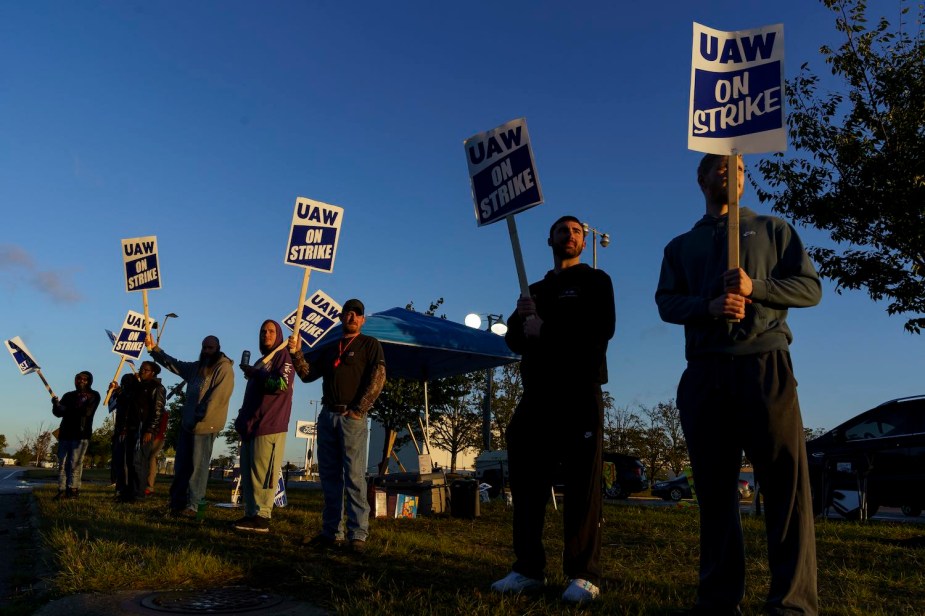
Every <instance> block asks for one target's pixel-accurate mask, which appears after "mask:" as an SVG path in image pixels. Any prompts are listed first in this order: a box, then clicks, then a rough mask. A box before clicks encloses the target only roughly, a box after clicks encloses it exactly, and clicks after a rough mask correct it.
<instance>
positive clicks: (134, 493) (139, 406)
mask: <svg viewBox="0 0 925 616" xmlns="http://www.w3.org/2000/svg"><path fill="white" fill-rule="evenodd" d="M160 372H161V368H160V366H158V365H157V364H155V363H154V362H153V361H145V362H142V363H141V367H140V368H139V370H138V377H137V378H136V377H135V376H134V375H131V374H126V375H125V376H124V377H123V378H122V384H121V386H118V387H114V388H113V395H115V396H116V421H115V437H116V453H115V456H114V457H113V461H112V464H113V466H114V468H115V471H116V491H117V493H118V495H117V497H116V498H117V500H118V501H119V502H122V503H134V502H135V499H136V498H137V497H139V496H144V485H143V483H142V480H141V476H140V475H139V467H138V464H137V460H136V455H137V453H138V448H139V445H140V446H141V448H142V451H144V449H145V448H146V447H149V446H150V444H151V442H152V441H153V440H154V435H155V433H156V432H157V429H158V425H159V424H160V421H161V415H162V414H163V413H164V404H165V401H166V399H167V391H166V389H165V388H164V386H163V385H162V384H161V380H160V379H159V378H157V375H158V374H160Z"/></svg>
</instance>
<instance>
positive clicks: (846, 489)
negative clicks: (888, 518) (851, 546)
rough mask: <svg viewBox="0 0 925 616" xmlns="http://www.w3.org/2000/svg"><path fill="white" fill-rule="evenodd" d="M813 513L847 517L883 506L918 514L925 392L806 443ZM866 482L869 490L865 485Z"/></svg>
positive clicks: (923, 484)
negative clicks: (829, 512)
mask: <svg viewBox="0 0 925 616" xmlns="http://www.w3.org/2000/svg"><path fill="white" fill-rule="evenodd" d="M806 451H807V454H808V456H809V471H810V482H811V486H812V490H813V512H814V513H816V514H817V515H818V514H820V513H822V511H823V510H824V509H826V508H828V507H832V508H834V509H835V510H836V511H837V512H838V513H840V514H842V515H843V516H845V517H848V518H853V519H857V518H859V517H860V516H861V511H860V498H859V497H860V495H861V494H862V493H865V494H866V497H867V515H868V516H872V515H874V514H875V513H876V512H877V510H878V509H879V508H880V507H899V508H900V509H902V512H903V513H904V514H905V515H907V516H918V515H920V514H921V513H922V509H923V507H925V395H921V396H911V397H908V398H898V399H896V400H890V401H889V402H884V403H883V404H880V405H878V406H876V407H874V408H872V409H870V410H868V411H864V412H863V413H860V414H858V415H856V416H854V417H852V418H851V419H849V420H848V421H846V422H844V423H842V424H841V425H839V426H838V427H836V428H835V429H833V430H830V431H829V432H826V433H825V434H823V435H822V436H819V437H817V438H814V439H812V440H811V441H809V442H807V443H806ZM865 484H866V490H859V489H858V488H859V486H861V487H863V486H864V485H865Z"/></svg>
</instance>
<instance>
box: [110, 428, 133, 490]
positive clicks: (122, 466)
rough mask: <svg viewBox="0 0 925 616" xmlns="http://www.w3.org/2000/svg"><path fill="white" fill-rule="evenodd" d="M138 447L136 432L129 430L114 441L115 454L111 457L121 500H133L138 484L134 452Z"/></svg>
mask: <svg viewBox="0 0 925 616" xmlns="http://www.w3.org/2000/svg"><path fill="white" fill-rule="evenodd" d="M137 449H138V433H137V431H136V432H131V433H129V434H128V435H127V436H124V437H122V438H120V439H118V440H117V441H116V446H115V455H114V456H113V458H112V466H113V470H115V473H116V491H117V492H118V493H119V498H120V499H122V500H123V501H133V500H135V497H136V496H137V494H138V488H139V485H140V482H139V478H138V467H137V466H136V464H135V453H136V451H137Z"/></svg>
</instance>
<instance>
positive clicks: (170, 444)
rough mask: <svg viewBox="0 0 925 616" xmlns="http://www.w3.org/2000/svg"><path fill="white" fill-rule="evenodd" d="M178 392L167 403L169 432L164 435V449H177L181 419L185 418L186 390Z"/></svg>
mask: <svg viewBox="0 0 925 616" xmlns="http://www.w3.org/2000/svg"><path fill="white" fill-rule="evenodd" d="M176 392H177V393H176V394H174V396H173V397H172V398H171V399H170V402H168V403H167V413H168V414H169V415H168V417H167V433H166V434H165V435H164V449H165V450H167V449H173V450H174V451H176V449H177V438H178V436H179V434H180V425H181V420H182V419H183V405H184V404H186V392H185V391H183V389H179V390H176Z"/></svg>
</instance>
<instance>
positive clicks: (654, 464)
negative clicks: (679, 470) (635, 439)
mask: <svg viewBox="0 0 925 616" xmlns="http://www.w3.org/2000/svg"><path fill="white" fill-rule="evenodd" d="M640 437H641V438H640V440H639V452H638V453H637V454H636V455H638V456H639V457H640V458H641V459H642V462H643V464H645V465H646V469H648V471H649V479H650V480H654V479H655V478H656V477H659V476H660V475H661V473H662V471H663V470H664V469H665V452H666V451H667V450H668V448H669V447H670V445H671V443H670V442H669V441H668V437H667V436H666V434H665V430H664V428H662V427H661V426H656V425H649V426H647V427H645V428H643V430H642V432H641V434H640Z"/></svg>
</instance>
